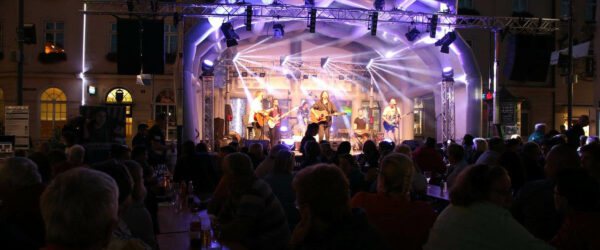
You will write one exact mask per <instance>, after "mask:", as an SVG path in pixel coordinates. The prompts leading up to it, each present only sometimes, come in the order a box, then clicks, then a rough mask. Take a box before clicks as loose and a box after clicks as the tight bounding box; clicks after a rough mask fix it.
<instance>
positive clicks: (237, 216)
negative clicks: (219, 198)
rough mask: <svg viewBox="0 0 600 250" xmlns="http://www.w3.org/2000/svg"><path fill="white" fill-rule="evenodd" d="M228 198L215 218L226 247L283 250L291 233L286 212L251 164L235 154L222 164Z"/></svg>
mask: <svg viewBox="0 0 600 250" xmlns="http://www.w3.org/2000/svg"><path fill="white" fill-rule="evenodd" d="M223 167H224V171H225V178H226V179H228V180H229V181H228V183H227V184H228V189H229V195H228V196H227V199H226V200H225V203H224V204H223V206H222V209H221V210H220V211H219V213H218V214H217V215H216V217H217V221H218V223H219V227H220V231H221V235H220V240H221V241H222V242H224V243H223V244H224V245H225V246H240V245H241V246H243V247H245V248H247V249H283V248H285V246H286V244H287V242H288V240H289V236H290V231H289V228H288V225H287V223H286V218H285V213H284V211H283V208H282V207H281V204H280V203H279V200H278V199H277V197H275V195H274V194H273V192H272V191H271V188H270V187H269V184H267V183H265V182H264V181H263V180H261V179H258V178H256V177H255V176H254V171H253V168H252V162H251V161H250V158H249V157H248V156H247V155H245V154H243V153H232V154H229V155H227V157H225V161H224V164H223Z"/></svg>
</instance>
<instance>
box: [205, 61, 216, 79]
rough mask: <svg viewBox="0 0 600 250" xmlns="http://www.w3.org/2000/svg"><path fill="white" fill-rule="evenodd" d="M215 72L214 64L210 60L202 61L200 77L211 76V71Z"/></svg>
mask: <svg viewBox="0 0 600 250" xmlns="http://www.w3.org/2000/svg"><path fill="white" fill-rule="evenodd" d="M214 70H215V63H214V62H213V61H212V60H209V59H204V61H202V75H203V76H212V75H214V74H213V71H214Z"/></svg>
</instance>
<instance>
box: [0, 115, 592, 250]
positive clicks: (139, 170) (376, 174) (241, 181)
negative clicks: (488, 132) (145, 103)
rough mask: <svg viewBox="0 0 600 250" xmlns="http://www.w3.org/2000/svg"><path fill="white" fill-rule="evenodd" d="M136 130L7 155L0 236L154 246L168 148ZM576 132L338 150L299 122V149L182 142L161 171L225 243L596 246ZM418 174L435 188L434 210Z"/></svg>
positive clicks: (44, 244) (586, 141)
mask: <svg viewBox="0 0 600 250" xmlns="http://www.w3.org/2000/svg"><path fill="white" fill-rule="evenodd" d="M579 125H584V123H583V122H582V123H581V124H579ZM574 129H578V127H577V126H575V127H574ZM146 130H147V127H141V128H140V131H141V132H140V134H138V135H139V136H140V137H137V139H136V141H137V142H138V143H137V145H134V147H133V149H131V150H130V149H129V148H128V147H126V146H123V145H116V146H113V147H112V148H111V154H110V157H109V158H110V159H106V160H105V161H102V162H97V163H93V164H89V165H88V164H86V161H85V159H86V156H85V155H86V149H85V147H82V146H80V145H73V146H71V147H69V148H68V150H67V151H66V152H67V153H66V154H65V153H64V152H63V151H57V150H49V149H46V150H45V151H44V150H38V152H35V153H33V154H31V155H30V156H29V158H24V157H14V158H11V159H9V160H7V161H6V162H5V163H4V165H2V166H0V200H1V201H2V202H1V203H0V242H3V243H4V244H3V246H15V249H16V248H18V249H38V248H43V249H105V248H106V249H158V244H157V241H156V234H157V233H159V230H158V225H157V198H156V192H158V191H157V186H158V183H157V181H156V180H157V179H156V174H155V173H156V172H157V171H156V167H157V166H159V165H160V162H159V161H157V160H156V159H158V158H156V159H153V158H152V157H153V156H152V154H153V152H154V153H156V152H160V150H161V149H164V148H165V147H167V146H165V145H164V144H162V143H161V139H162V138H160V133H159V135H158V136H157V138H156V140H155V139H154V138H150V139H147V138H146V139H144V136H147V132H146ZM581 132H582V131H579V132H578V131H573V130H569V131H566V132H565V133H563V134H561V133H557V132H555V131H550V132H548V133H546V131H545V126H544V125H543V124H540V125H537V126H536V131H535V132H534V134H532V135H531V136H530V138H528V140H527V141H523V140H521V139H520V138H513V139H509V140H504V139H501V138H498V137H493V138H488V139H484V138H474V137H473V136H471V135H465V136H464V137H463V138H462V141H461V142H460V144H459V143H457V142H455V141H448V142H443V143H437V141H436V140H435V139H434V138H426V139H425V140H424V141H423V142H422V143H415V142H414V141H405V142H403V143H400V144H399V145H395V144H394V143H391V142H387V141H382V142H380V143H379V144H378V145H377V144H376V143H375V142H373V141H366V142H364V145H363V148H362V151H361V153H360V154H351V144H350V142H343V143H341V144H339V146H338V147H337V148H332V144H331V143H330V142H328V141H320V142H318V141H316V139H315V138H314V136H315V135H316V134H317V133H318V127H315V126H308V128H307V131H306V136H305V137H304V138H303V139H302V142H301V148H300V150H299V151H300V152H301V153H298V154H299V155H296V153H295V152H294V151H291V150H290V148H288V147H287V146H285V145H282V144H278V145H274V146H272V147H270V148H269V147H267V148H264V147H263V145H261V144H250V145H247V146H243V144H240V143H238V142H233V143H230V144H229V145H227V146H224V147H221V148H218V149H217V150H216V152H211V151H209V147H208V145H206V144H204V143H202V142H201V143H198V144H195V143H194V142H191V141H188V142H184V143H183V144H182V146H181V150H180V154H179V156H178V159H177V163H176V164H175V167H174V169H173V180H174V181H175V182H185V183H189V182H192V183H193V188H194V190H193V191H194V194H195V195H196V196H198V197H200V198H201V199H202V200H205V199H209V200H210V202H209V203H208V207H207V212H208V213H209V214H210V215H211V216H212V217H213V221H212V223H214V225H215V228H218V231H219V234H218V240H219V241H220V242H221V243H222V244H223V245H225V246H229V247H230V248H232V249H553V248H558V249H600V238H598V237H596V233H598V226H597V225H598V223H600V212H599V211H600V210H598V209H599V207H598V205H599V204H598V201H599V200H600V187H599V185H600V184H599V183H600V143H599V142H598V139H597V137H591V138H584V137H581ZM162 140H164V139H162ZM573 140H576V141H575V142H574V141H573ZM134 144H135V143H134ZM417 144H422V145H417ZM148 148H149V149H148ZM428 185H440V186H447V187H448V190H449V202H448V203H446V204H445V205H444V207H442V208H441V209H439V208H438V207H436V206H433V205H432V204H434V203H436V202H434V201H433V200H434V199H435V198H432V197H428V196H427V189H428ZM436 204H438V203H436ZM9 248H10V247H9Z"/></svg>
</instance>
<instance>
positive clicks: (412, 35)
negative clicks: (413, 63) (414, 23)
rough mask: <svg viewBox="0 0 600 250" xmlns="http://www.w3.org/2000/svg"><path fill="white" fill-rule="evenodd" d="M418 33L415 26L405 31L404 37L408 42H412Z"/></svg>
mask: <svg viewBox="0 0 600 250" xmlns="http://www.w3.org/2000/svg"><path fill="white" fill-rule="evenodd" d="M420 34H421V32H420V31H419V30H418V29H417V28H412V29H411V30H410V31H409V32H407V33H406V39H407V40H408V41H409V42H414V41H415V39H417V37H418V36H419V35H420Z"/></svg>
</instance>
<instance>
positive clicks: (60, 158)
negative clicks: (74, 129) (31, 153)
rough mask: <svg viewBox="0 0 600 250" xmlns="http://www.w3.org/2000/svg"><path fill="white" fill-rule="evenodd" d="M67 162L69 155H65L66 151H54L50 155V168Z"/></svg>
mask: <svg viewBox="0 0 600 250" xmlns="http://www.w3.org/2000/svg"><path fill="white" fill-rule="evenodd" d="M65 161H67V154H65V151H61V150H56V149H54V150H51V151H50V153H48V164H50V167H52V166H55V165H57V164H60V163H63V162H65Z"/></svg>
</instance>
